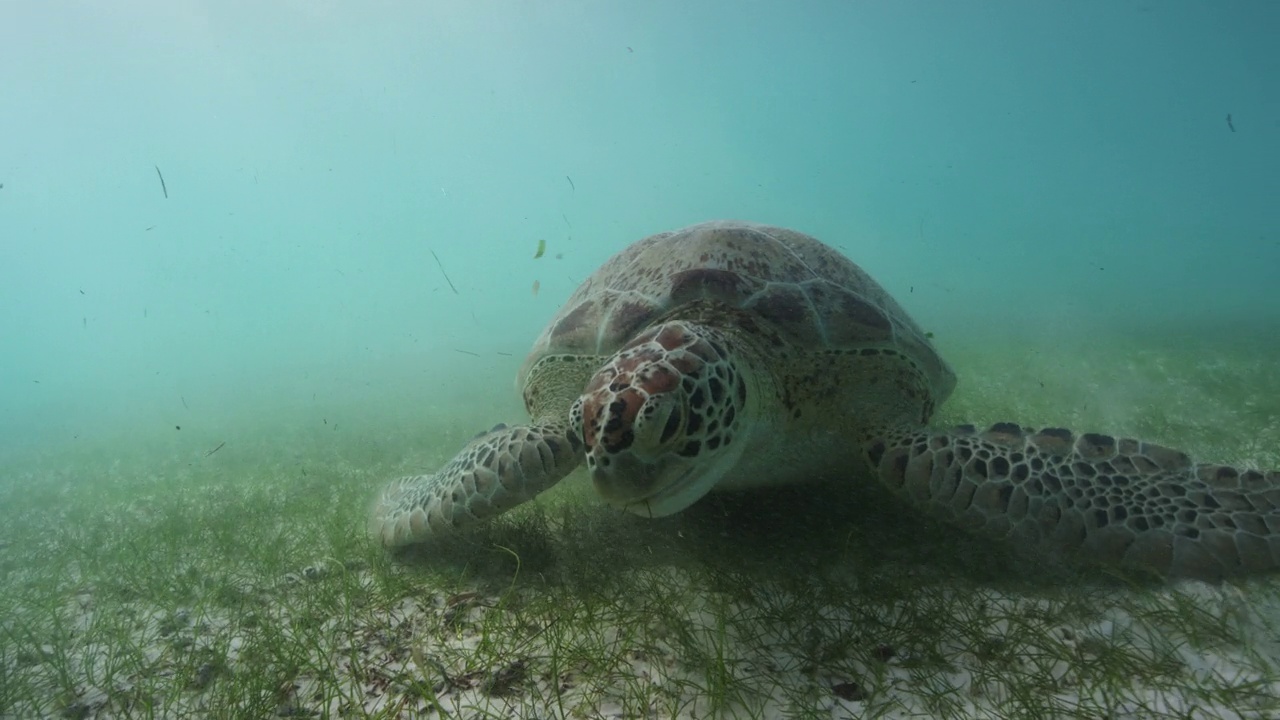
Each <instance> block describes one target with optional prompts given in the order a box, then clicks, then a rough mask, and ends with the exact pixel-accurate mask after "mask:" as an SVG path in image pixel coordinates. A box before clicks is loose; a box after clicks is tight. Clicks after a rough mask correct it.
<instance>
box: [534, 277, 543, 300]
mask: <svg viewBox="0 0 1280 720" xmlns="http://www.w3.org/2000/svg"><path fill="white" fill-rule="evenodd" d="M541 289H542V283H540V282H538V281H537V280H534V281H533V296H534V297H538V291H539V290H541Z"/></svg>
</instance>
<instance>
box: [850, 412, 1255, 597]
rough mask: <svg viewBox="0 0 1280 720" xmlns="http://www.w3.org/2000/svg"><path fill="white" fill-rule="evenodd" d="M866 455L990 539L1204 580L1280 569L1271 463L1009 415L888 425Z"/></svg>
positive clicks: (892, 482) (909, 493) (899, 489)
mask: <svg viewBox="0 0 1280 720" xmlns="http://www.w3.org/2000/svg"><path fill="white" fill-rule="evenodd" d="M867 459H868V460H869V461H870V463H871V465H872V466H873V467H874V469H875V471H876V475H877V476H878V477H879V479H880V480H881V481H882V482H883V483H884V484H885V485H887V486H888V487H889V488H890V489H891V490H893V491H894V493H896V494H897V495H899V496H900V497H902V498H903V499H905V500H907V501H908V502H910V503H911V504H912V505H914V506H916V507H918V508H921V509H923V510H926V511H928V512H930V514H932V515H934V516H936V517H939V518H941V519H944V520H947V521H950V522H953V523H955V524H957V525H959V526H961V527H963V528H966V529H968V530H971V531H974V532H976V533H980V534H982V535H986V536H989V537H990V536H995V537H1001V538H1006V539H1009V540H1013V541H1015V542H1019V543H1023V544H1028V545H1038V546H1042V547H1047V548H1051V549H1055V550H1068V551H1071V552H1075V553H1078V554H1080V555H1081V556H1083V557H1086V558H1089V559H1092V560H1096V561H1101V562H1103V563H1108V564H1117V565H1124V566H1129V567H1138V568H1144V569H1149V570H1155V571H1157V572H1159V573H1161V574H1164V575H1170V576H1181V577H1194V578H1199V579H1203V580H1217V579H1220V578H1222V577H1223V576H1228V575H1240V574H1247V573H1254V572H1263V571H1268V570H1276V569H1280V472H1260V471H1257V470H1238V469H1235V468H1231V467H1226V466H1223V465H1206V464H1194V463H1192V462H1191V460H1190V459H1189V458H1188V457H1187V456H1186V455H1185V454H1183V453H1181V452H1178V451H1176V450H1170V449H1169V448H1165V447H1161V446H1159V445H1154V444H1152V443H1145V442H1140V441H1137V440H1130V439H1125V438H1113V437H1110V436H1107V435H1095V434H1083V435H1078V436H1077V435H1074V434H1072V433H1071V432H1069V431H1067V430H1062V429H1056V428H1050V429H1045V430H1040V431H1039V432H1035V431H1032V430H1024V429H1023V428H1020V427H1018V426H1017V425H1013V424H1009V423H1000V424H997V425H994V426H992V427H991V428H990V429H988V430H986V431H984V432H978V431H975V430H974V429H973V428H972V427H964V428H955V429H952V430H902V431H898V432H890V433H887V434H886V436H885V437H883V438H880V439H877V440H875V441H873V442H872V443H870V444H869V445H868V447H867Z"/></svg>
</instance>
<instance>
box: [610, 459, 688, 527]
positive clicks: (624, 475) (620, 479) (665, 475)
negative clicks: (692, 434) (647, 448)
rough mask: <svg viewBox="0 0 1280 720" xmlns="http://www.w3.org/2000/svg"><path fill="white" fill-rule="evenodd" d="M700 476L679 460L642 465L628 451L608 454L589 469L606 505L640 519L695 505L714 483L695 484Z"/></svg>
mask: <svg viewBox="0 0 1280 720" xmlns="http://www.w3.org/2000/svg"><path fill="white" fill-rule="evenodd" d="M700 476H701V473H700V472H699V471H698V468H697V467H696V466H695V465H694V463H691V462H688V461H687V460H684V459H683V458H675V457H667V458H664V459H661V460H659V461H657V462H646V461H644V460H641V459H640V458H638V457H636V455H635V454H634V453H630V452H622V453H617V454H613V455H609V456H608V458H607V459H603V462H601V461H597V462H595V463H593V467H592V470H591V482H592V484H594V485H595V488H596V492H598V493H600V497H602V498H604V501H605V502H606V503H608V504H609V505H611V506H613V507H616V508H619V509H622V510H626V511H627V512H631V513H635V514H636V515H640V516H642V517H663V516H666V515H671V514H673V513H678V512H680V511H681V510H684V509H685V508H687V507H689V506H690V505H692V504H693V503H695V502H697V500H698V499H699V498H701V497H702V496H703V495H706V494H707V492H708V491H709V490H710V489H711V486H712V485H713V484H714V481H713V482H711V483H701V482H699V479H700Z"/></svg>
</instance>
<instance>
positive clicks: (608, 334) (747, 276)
mask: <svg viewBox="0 0 1280 720" xmlns="http://www.w3.org/2000/svg"><path fill="white" fill-rule="evenodd" d="M695 311H696V318H697V319H698V320H699V321H701V322H721V323H737V324H739V325H741V326H742V327H743V329H744V330H746V331H748V332H753V333H760V334H767V335H769V336H771V337H772V338H775V339H776V341H782V342H788V343H790V344H792V345H793V347H797V348H800V349H805V348H812V349H813V350H814V351H815V352H816V351H821V350H851V349H857V348H862V347H868V346H881V347H883V346H886V345H891V346H895V347H897V348H898V349H899V350H901V351H904V352H907V353H909V354H911V355H912V356H913V357H914V358H915V359H916V360H917V361H918V362H920V363H921V366H922V367H924V368H926V371H927V372H929V373H930V374H931V375H933V380H935V382H934V383H933V384H934V386H935V387H942V386H947V385H948V383H947V382H946V380H947V379H949V378H947V377H944V376H949V374H950V370H949V369H948V368H947V366H946V364H945V363H944V362H943V361H942V359H941V358H940V357H939V356H938V355H937V353H936V351H935V350H934V349H933V346H932V344H931V343H930V342H929V341H928V339H927V338H926V336H925V333H924V332H923V331H922V330H921V329H920V328H919V326H917V325H916V323H915V322H914V321H913V320H911V318H910V317H909V316H908V315H907V314H906V312H905V311H904V310H903V309H902V307H901V306H899V305H898V303H897V302H896V301H895V300H894V299H893V298H892V297H890V296H889V294H888V293H887V292H885V290H884V288H882V287H880V284H879V283H877V282H876V281H875V280H873V279H872V278H871V276H870V275H868V274H867V273H866V272H865V271H863V270H862V268H860V267H858V266H857V265H856V264H855V263H853V261H851V260H849V259H848V258H846V257H845V256H844V255H842V254H840V253H839V252H838V251H836V250H835V249H833V248H831V247H828V246H827V245H824V244H823V243H821V242H819V241H818V240H816V239H814V238H812V237H809V236H808V235H804V234H802V233H799V232H795V231H794V230H788V229H785V228H780V227H771V226H767V225H758V224H753V223H746V222H738V221H717V222H709V223H702V224H699V225H693V226H690V227H687V228H683V229H681V230H676V231H672V232H664V233H659V234H657V235H651V236H649V237H647V238H645V239H643V240H640V241H638V242H636V243H634V244H632V245H631V246H629V247H627V248H626V249H624V250H622V251H621V252H619V253H618V254H616V255H614V256H613V257H611V258H610V259H609V260H608V261H606V262H605V263H604V265H602V266H601V267H600V268H599V269H598V270H596V272H595V273H593V274H592V275H591V277H589V278H587V280H586V281H584V282H583V283H582V284H581V285H580V286H579V287H578V289H577V290H576V291H574V293H573V295H572V296H571V297H570V298H569V300H568V302H566V303H565V304H564V306H563V307H562V308H561V309H560V311H559V312H557V313H556V315H555V317H553V318H552V319H551V321H550V322H549V323H548V324H547V327H546V328H545V329H544V330H543V332H542V334H541V335H540V336H539V337H538V340H537V341H536V342H535V343H534V345H533V348H532V350H531V351H530V353H529V356H528V358H527V359H526V361H525V364H524V367H523V368H522V369H521V372H520V376H519V378H518V379H517V385H518V386H519V387H523V386H524V381H525V378H526V377H527V374H528V371H529V369H530V368H531V367H532V366H533V365H534V364H536V363H537V361H538V360H540V359H541V358H543V357H545V356H547V355H575V356H595V357H607V356H609V355H612V354H613V353H615V352H617V351H618V350H619V349H620V348H621V347H622V346H623V345H625V344H626V343H627V342H628V341H630V340H631V339H632V338H633V337H635V336H636V334H637V333H639V332H640V331H641V330H643V329H644V328H646V327H648V326H650V325H652V324H654V323H655V322H662V321H664V320H668V319H673V318H684V317H691V316H694V315H695ZM940 380H941V381H942V382H938V381H940Z"/></svg>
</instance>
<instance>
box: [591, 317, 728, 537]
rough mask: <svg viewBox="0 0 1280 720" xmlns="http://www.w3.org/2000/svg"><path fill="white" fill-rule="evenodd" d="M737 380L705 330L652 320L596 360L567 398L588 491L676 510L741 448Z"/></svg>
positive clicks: (629, 506)
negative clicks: (578, 391)
mask: <svg viewBox="0 0 1280 720" xmlns="http://www.w3.org/2000/svg"><path fill="white" fill-rule="evenodd" d="M746 400H747V386H746V383H745V382H744V378H743V377H742V376H741V374H740V373H739V372H738V370H737V368H735V367H734V365H733V363H732V362H731V360H730V358H729V357H728V354H727V352H726V350H725V347H724V344H723V343H722V342H720V341H718V340H717V339H716V337H715V334H714V333H712V332H711V331H709V330H707V329H705V328H702V327H699V326H697V325H693V324H690V323H685V322H680V321H671V322H666V323H662V324H661V325H657V326H654V327H652V328H650V329H648V330H646V331H645V332H643V333H641V334H640V335H638V336H636V338H635V339H634V340H632V341H631V342H629V343H627V344H626V345H625V346H623V348H622V349H621V350H619V351H618V352H617V354H615V355H614V356H613V357H611V358H609V360H608V361H607V362H606V363H605V364H604V366H603V367H602V368H601V369H600V371H599V372H598V373H596V375H595V377H593V378H591V381H590V382H589V383H588V384H587V388H586V390H585V391H584V392H583V394H582V396H581V397H579V398H578V400H577V402H575V403H574V404H573V409H572V412H571V421H572V423H573V429H572V432H574V433H580V436H581V437H582V439H583V441H584V443H585V445H586V452H587V469H588V470H589V471H590V472H591V479H592V481H593V482H594V483H595V487H596V491H597V492H599V493H600V495H601V497H603V498H604V499H605V501H606V502H608V503H609V504H611V505H614V506H616V507H620V508H623V509H626V510H628V511H630V512H633V513H635V514H637V515H644V516H649V517H661V516H663V515H670V514H672V513H676V512H679V511H681V510H683V509H685V508H686V507H688V506H690V505H692V504H693V503H694V502H695V501H696V500H697V499H698V498H700V497H702V496H703V495H705V494H706V493H707V492H708V491H709V490H711V488H712V487H714V486H715V484H716V483H717V482H718V481H719V480H720V479H721V477H723V476H724V474H725V473H726V472H728V471H730V470H732V469H733V466H734V464H735V463H736V462H737V460H738V458H739V457H740V456H741V454H742V450H743V448H744V446H745V438H743V437H741V435H742V424H743V420H744V416H745V413H744V412H743V409H744V405H745V403H746Z"/></svg>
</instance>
